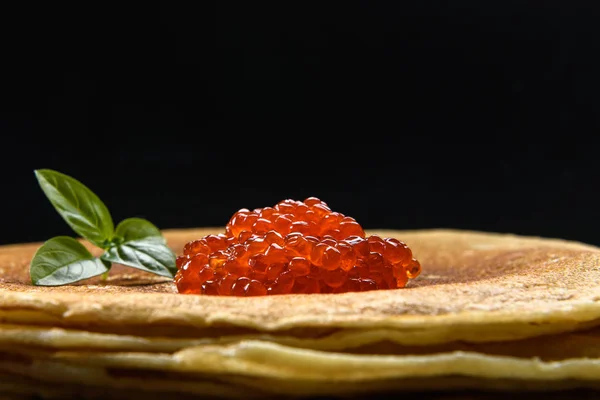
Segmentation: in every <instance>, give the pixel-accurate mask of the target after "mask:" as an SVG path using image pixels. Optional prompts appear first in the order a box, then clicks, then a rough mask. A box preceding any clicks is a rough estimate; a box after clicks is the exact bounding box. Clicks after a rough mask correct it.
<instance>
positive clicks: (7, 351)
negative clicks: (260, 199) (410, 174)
mask: <svg viewBox="0 0 600 400" xmlns="http://www.w3.org/2000/svg"><path fill="white" fill-rule="evenodd" d="M220 231H222V230H221V229H218V228H214V229H195V230H171V231H165V232H164V234H165V237H166V238H167V241H168V243H169V245H170V246H171V247H172V248H173V250H174V251H175V252H176V253H178V254H179V253H180V252H181V250H182V248H183V245H184V244H185V243H186V242H187V241H190V240H192V239H197V238H199V237H201V236H204V235H206V234H208V233H218V232H220ZM372 233H377V234H380V235H381V236H393V237H396V238H398V239H400V240H403V241H405V242H406V243H407V244H408V245H409V246H410V247H411V249H412V250H413V253H414V254H415V256H416V257H417V258H418V259H419V260H420V261H421V264H422V266H423V272H422V273H421V275H420V276H419V277H418V278H417V279H414V280H411V281H410V282H409V284H408V286H407V287H406V288H404V289H398V290H377V291H370V292H361V293H345V294H333V295H320V294H317V295H279V296H264V297H250V298H239V297H220V296H201V295H180V294H177V292H176V289H175V287H174V285H173V283H172V282H171V281H170V280H168V279H165V278H162V277H159V276H156V275H150V274H146V273H143V272H140V271H137V270H134V269H131V268H125V267H122V266H115V267H113V269H112V270H111V274H110V277H109V278H108V280H107V281H105V282H102V281H100V280H99V279H96V280H88V281H85V282H81V283H78V284H74V285H68V286H61V287H35V286H31V284H30V279H29V271H28V268H29V261H30V260H31V257H32V256H33V254H34V252H35V251H36V249H37V248H38V247H39V245H40V244H39V243H32V244H22V245H8V246H3V247H0V394H4V395H9V394H10V395H13V396H15V397H16V398H18V396H32V395H33V396H42V397H48V398H69V397H73V396H81V397H84V398H136V397H140V398H142V397H143V398H146V399H154V398H157V399H166V398H171V397H170V396H172V397H173V398H177V399H188V398H198V397H202V398H205V397H217V398H219V397H222V398H244V399H246V398H269V397H272V398H282V397H286V396H288V395H290V396H338V395H343V396H348V395H350V396H363V397H364V396H370V395H373V394H375V393H391V392H407V391H410V392H414V391H429V392H431V391H442V390H443V391H448V390H464V389H479V390H481V389H483V390H493V391H507V390H508V391H510V390H519V391H523V390H543V391H555V390H559V389H569V388H588V389H597V388H599V387H600V327H597V326H599V325H600V285H599V284H598V283H599V282H600V249H599V248H596V247H594V246H589V245H585V244H581V243H574V242H568V241H563V240H550V239H540V238H529V237H520V236H514V235H500V234H488V233H477V232H464V231H451V230H426V231H377V232H368V234H372ZM90 249H91V247H90Z"/></svg>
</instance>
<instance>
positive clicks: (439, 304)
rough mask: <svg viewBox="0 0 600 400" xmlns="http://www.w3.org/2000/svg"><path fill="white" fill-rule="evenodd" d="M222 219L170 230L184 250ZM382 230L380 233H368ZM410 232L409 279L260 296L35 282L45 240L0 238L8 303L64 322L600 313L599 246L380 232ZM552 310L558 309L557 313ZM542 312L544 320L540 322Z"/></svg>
mask: <svg viewBox="0 0 600 400" xmlns="http://www.w3.org/2000/svg"><path fill="white" fill-rule="evenodd" d="M220 231H221V229H219V228H205V229H190V230H167V231H165V236H166V238H167V240H168V243H169V245H170V246H171V247H172V248H173V250H174V251H175V252H176V253H178V254H179V253H181V250H182V248H183V245H184V244H185V243H186V242H187V241H189V240H192V239H196V238H199V237H201V236H203V235H205V234H207V233H217V232H220ZM369 233H374V232H369ZM377 233H379V234H381V235H382V236H394V237H397V238H398V239H400V240H403V241H405V242H406V243H408V245H409V246H410V247H411V248H412V249H413V253H414V255H415V256H416V257H417V258H418V259H419V260H420V261H421V264H422V266H423V272H422V274H421V275H420V276H419V277H418V278H417V279H415V280H411V281H410V282H409V284H408V287H407V288H405V289H398V290H379V291H371V292H363V293H348V294H337V295H285V296H264V297H254V298H238V297H221V296H201V295H179V294H177V293H176V290H175V287H174V285H173V283H172V282H170V281H169V280H168V279H164V278H162V277H158V276H155V275H151V274H147V273H143V272H140V271H138V270H135V269H132V268H126V267H123V266H119V265H117V266H115V267H113V269H112V270H111V274H110V278H109V279H108V280H107V281H106V282H102V281H100V279H98V278H95V279H91V280H88V281H85V282H81V283H78V284H75V285H68V286H62V287H34V286H32V285H31V284H30V281H29V273H28V264H29V261H30V260H31V257H32V256H33V254H34V252H35V251H36V249H37V248H38V247H39V245H40V244H39V243H33V244H19V245H9V246H4V247H0V277H1V278H0V310H5V311H10V310H16V309H19V310H30V311H40V312H44V313H47V314H50V315H53V316H56V317H58V318H61V319H63V320H65V321H72V322H74V323H75V322H91V321H94V322H98V323H107V324H109V323H119V322H124V321H127V322H128V323H132V324H146V323H157V324H160V323H162V324H181V325H188V324H189V325H194V326H207V325H215V324H216V325H224V324H232V325H243V326H248V327H253V328H258V329H283V328H286V327H287V328H289V327H295V326H322V327H325V326H338V327H339V326H355V325H356V324H359V325H360V326H361V327H364V326H365V324H371V326H391V327H403V328H411V327H412V328H415V329H417V328H422V327H423V325H422V324H423V323H424V321H427V324H433V325H436V324H438V323H439V324H448V323H457V324H460V323H463V322H465V321H466V322H468V323H469V324H477V323H479V322H478V321H481V323H500V322H503V321H504V322H506V321H525V320H528V321H530V322H531V323H544V321H546V320H548V321H550V320H553V319H557V318H558V319H561V320H563V321H565V320H569V318H571V319H573V320H577V319H584V320H594V319H597V318H600V303H599V301H600V291H599V288H598V285H597V282H600V250H599V249H598V248H596V247H594V246H590V245H585V244H581V243H575V242H568V241H563V240H553V239H541V238H529V237H521V236H515V235H503V234H491V233H481V232H467V231H453V230H423V231H378V232H377ZM549 312H550V313H549ZM536 321H537V322H536Z"/></svg>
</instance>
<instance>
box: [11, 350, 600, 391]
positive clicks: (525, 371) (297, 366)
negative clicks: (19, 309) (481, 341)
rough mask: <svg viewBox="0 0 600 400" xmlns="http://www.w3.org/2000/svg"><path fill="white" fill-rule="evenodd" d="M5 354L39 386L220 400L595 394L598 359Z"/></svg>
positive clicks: (218, 353)
mask: <svg viewBox="0 0 600 400" xmlns="http://www.w3.org/2000/svg"><path fill="white" fill-rule="evenodd" d="M9 351H14V352H23V353H25V355H24V356H22V357H20V358H19V357H10V356H6V353H3V354H4V356H3V357H2V361H0V371H3V372H5V373H9V374H19V375H21V376H27V377H30V378H36V379H39V380H41V381H45V382H53V383H64V384H74V383H81V384H87V385H105V386H106V387H107V388H113V389H114V388H117V389H127V388H134V387H136V385H137V386H138V387H140V385H141V387H142V388H143V389H144V390H156V391H162V390H166V391H182V392H186V393H202V391H205V390H207V388H209V387H212V388H213V390H215V391H216V390H220V391H221V394H222V395H224V396H233V397H238V398H240V397H248V396H250V395H260V396H261V397H262V396H264V395H265V394H269V393H270V394H288V395H302V394H303V395H324V394H357V393H360V392H381V391H388V390H394V391H410V390H432V389H437V390H439V389H466V388H469V389H473V388H480V389H483V388H484V389H492V388H493V389H495V390H498V389H500V390H502V389H504V390H509V389H515V388H519V389H523V388H528V389H536V390H544V389H545V390H551V389H565V388H595V389H598V388H600V380H599V377H600V360H599V359H592V358H573V359H565V360H560V361H552V362H548V361H541V360H539V359H536V358H517V357H510V356H498V355H487V354H479V353H475V352H463V351H454V352H448V353H440V354H431V355H415V356H408V355H402V356H381V355H352V354H341V353H330V352H320V351H314V350H305V349H295V348H290V347H286V346H281V345H278V344H274V343H268V342H260V341H243V342H240V343H236V344H232V345H227V346H203V347H195V348H188V349H185V350H182V351H180V352H177V353H175V354H171V355H169V354H149V353H97V352H92V353H87V352H56V353H51V352H36V351H32V352H31V354H30V355H27V354H26V351H25V350H24V349H11V350H9ZM36 357H37V358H36ZM144 380H145V382H144ZM244 387H245V388H246V389H244ZM250 388H251V390H249V389H250ZM227 391H229V392H230V393H227ZM241 393H244V395H240V394H241Z"/></svg>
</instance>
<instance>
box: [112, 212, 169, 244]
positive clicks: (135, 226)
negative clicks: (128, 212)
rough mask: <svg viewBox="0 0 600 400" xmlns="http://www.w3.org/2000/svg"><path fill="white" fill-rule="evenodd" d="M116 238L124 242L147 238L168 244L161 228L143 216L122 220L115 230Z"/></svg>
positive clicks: (147, 239)
mask: <svg viewBox="0 0 600 400" xmlns="http://www.w3.org/2000/svg"><path fill="white" fill-rule="evenodd" d="M115 239H118V240H120V241H122V242H131V241H134V240H140V239H145V240H146V241H156V242H158V243H163V244H166V240H165V238H164V237H163V236H162V234H161V232H160V230H159V229H158V228H157V227H156V226H154V225H153V224H152V223H151V222H150V221H148V220H145V219H143V218H127V219H124V220H123V221H121V222H120V223H119V225H117V229H116V230H115Z"/></svg>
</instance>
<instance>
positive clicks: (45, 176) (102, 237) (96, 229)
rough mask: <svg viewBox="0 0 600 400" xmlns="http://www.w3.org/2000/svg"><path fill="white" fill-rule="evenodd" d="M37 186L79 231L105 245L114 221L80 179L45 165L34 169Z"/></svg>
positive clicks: (91, 240) (80, 233) (110, 234)
mask: <svg viewBox="0 0 600 400" xmlns="http://www.w3.org/2000/svg"><path fill="white" fill-rule="evenodd" d="M35 176H36V178H37V180H38V182H39V184H40V187H41V188H42V190H43V191H44V193H45V194H46V196H47V197H48V200H50V202H51V203H52V205H53V206H54V208H56V210H57V211H58V213H59V214H60V215H61V216H62V217H63V219H64V220H65V221H66V222H67V224H69V226H70V227H71V228H72V229H73V230H74V231H75V232H77V233H78V234H79V235H81V236H83V237H84V238H86V239H88V240H89V241H90V242H92V243H93V244H95V245H97V246H99V247H103V248H104V247H106V245H105V243H106V241H107V240H109V239H111V238H112V235H113V231H114V225H113V221H112V217H111V215H110V213H109V212H108V209H107V208H106V206H105V205H104V203H103V202H102V201H101V200H100V199H99V198H98V196H96V195H95V194H94V193H93V192H92V191H91V190H90V189H88V188H87V187H86V186H85V185H84V184H83V183H81V182H79V181H78V180H76V179H74V178H71V177H70V176H67V175H65V174H62V173H60V172H57V171H53V170H49V169H39V170H36V171H35Z"/></svg>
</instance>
